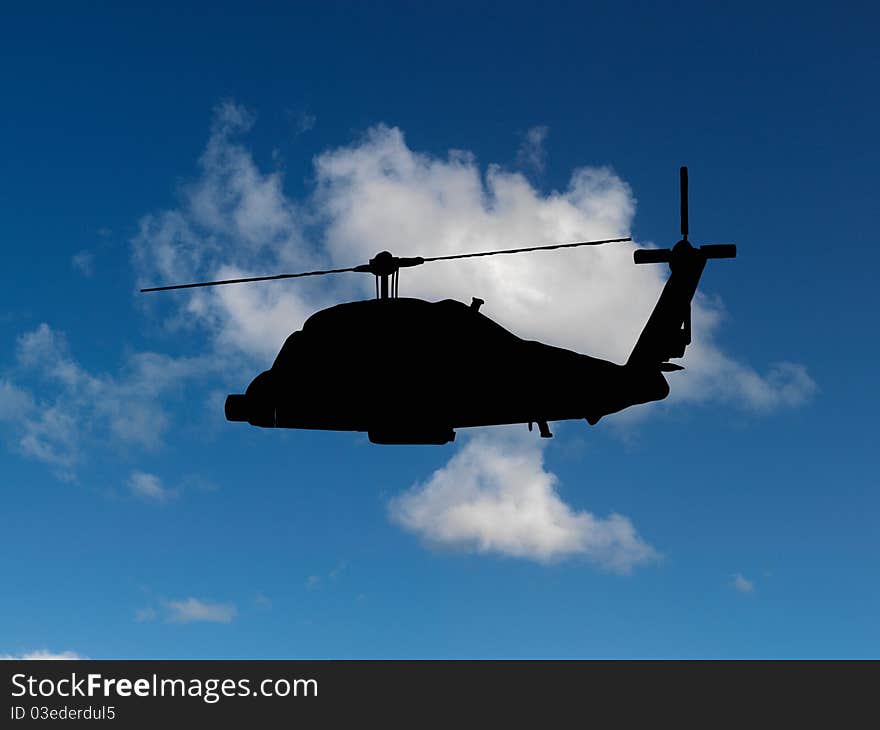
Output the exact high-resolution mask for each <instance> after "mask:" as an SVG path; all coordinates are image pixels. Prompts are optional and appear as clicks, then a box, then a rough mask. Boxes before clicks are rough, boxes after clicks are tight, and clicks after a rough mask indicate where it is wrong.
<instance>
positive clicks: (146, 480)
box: [128, 471, 177, 502]
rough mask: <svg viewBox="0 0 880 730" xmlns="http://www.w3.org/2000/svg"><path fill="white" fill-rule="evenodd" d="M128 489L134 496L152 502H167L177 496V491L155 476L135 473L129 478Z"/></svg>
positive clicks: (139, 472)
mask: <svg viewBox="0 0 880 730" xmlns="http://www.w3.org/2000/svg"><path fill="white" fill-rule="evenodd" d="M128 488H129V490H130V491H131V493H132V494H133V495H135V496H136V497H140V498H141V499H144V500H147V501H151V502H167V501H168V500H169V499H172V498H173V497H175V496H177V491H176V490H174V489H170V488H168V487H166V486H165V485H163V484H162V480H161V479H160V478H159V477H157V476H156V475H155V474H148V473H147V472H142V471H135V472H132V473H131V475H130V476H129V478H128Z"/></svg>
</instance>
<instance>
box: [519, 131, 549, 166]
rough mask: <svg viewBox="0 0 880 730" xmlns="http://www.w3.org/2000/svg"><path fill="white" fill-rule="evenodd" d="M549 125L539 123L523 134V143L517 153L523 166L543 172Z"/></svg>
mask: <svg viewBox="0 0 880 730" xmlns="http://www.w3.org/2000/svg"><path fill="white" fill-rule="evenodd" d="M549 131H550V128H549V127H546V126H544V125H539V126H536V127H531V128H530V129H528V130H527V131H526V133H525V134H524V135H523V140H522V143H521V144H520V146H519V150H517V153H516V161H517V162H518V163H519V164H520V165H521V166H522V167H528V168H531V169H532V170H534V171H535V172H543V171H544V164H545V158H546V153H545V151H544V141H545V140H546V139H547V133H548V132H549Z"/></svg>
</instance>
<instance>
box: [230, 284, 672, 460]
mask: <svg viewBox="0 0 880 730" xmlns="http://www.w3.org/2000/svg"><path fill="white" fill-rule="evenodd" d="M668 392H669V388H668V385H667V384H666V380H665V378H664V377H663V375H662V373H660V372H659V371H657V370H650V371H649V370H634V369H633V368H632V367H627V366H622V365H617V364H615V363H611V362H608V361H606V360H601V359H598V358H593V357H588V356H586V355H581V354H578V353H576V352H572V351H570V350H565V349H563V348H559V347H553V346H551V345H546V344H543V343H540V342H534V341H529V340H523V339H521V338H519V337H517V336H516V335H514V334H513V333H511V332H509V331H508V330H506V329H504V328H503V327H501V326H500V325H499V324H497V323H496V322H493V321H492V320H491V319H489V318H488V317H486V316H484V315H483V314H481V313H480V312H479V311H478V310H477V308H476V307H473V306H470V307H469V306H467V305H465V304H462V303H461V302H457V301H454V300H448V299H447V300H443V301H440V302H426V301H423V300H420V299H405V298H397V299H393V298H392V299H377V300H369V301H361V302H350V303H347V304H340V305H337V306H335V307H330V308H329V309H325V310H322V311H321V312H318V313H316V314H315V315H313V316H312V317H311V318H309V320H307V321H306V323H305V324H304V326H303V328H302V330H300V331H298V332H294V333H293V334H292V335H291V336H290V337H288V339H287V341H286V342H285V343H284V346H283V347H282V348H281V351H280V352H279V354H278V357H277V358H276V360H275V362H274V364H273V365H272V367H271V368H270V369H269V370H266V371H265V372H263V373H261V374H260V375H258V376H257V377H256V378H255V379H254V381H253V382H252V383H251V384H250V386H249V387H248V389H247V392H246V394H245V396H244V397H243V398H242V397H241V396H239V397H237V399H236V397H235V396H230V401H228V402H227V417H228V418H230V420H247V421H249V422H250V423H252V424H254V425H257V426H265V427H275V428H301V429H332V430H343V431H366V432H369V433H370V436H371V438H372V439H373V440H375V441H379V442H383V443H445V442H446V441H449V440H452V438H453V437H454V435H453V430H454V429H456V428H467V427H474V426H492V425H502V424H512V423H529V422H533V421H534V422H541V421H559V420H566V419H574V418H577V419H580V418H586V419H587V420H588V421H589V422H590V423H595V422H596V421H598V420H599V418H601V417H602V416H604V415H606V414H608V413H613V412H615V411H618V410H621V409H622V408H626V407H628V406H630V405H633V404H634V403H642V402H646V401H649V400H658V399H661V398H664V397H665V396H666V395H667V394H668Z"/></svg>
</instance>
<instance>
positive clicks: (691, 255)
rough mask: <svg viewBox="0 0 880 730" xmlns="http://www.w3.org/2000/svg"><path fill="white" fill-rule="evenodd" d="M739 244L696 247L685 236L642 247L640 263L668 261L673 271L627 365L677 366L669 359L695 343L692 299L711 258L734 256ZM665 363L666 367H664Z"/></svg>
mask: <svg viewBox="0 0 880 730" xmlns="http://www.w3.org/2000/svg"><path fill="white" fill-rule="evenodd" d="M735 256H736V246H734V245H731V244H721V245H716V246H701V247H700V248H694V247H693V246H691V244H690V243H688V241H687V240H685V239H682V240H681V241H679V242H678V243H677V244H675V246H674V247H673V248H672V249H671V250H670V249H668V248H667V249H659V250H640V251H636V252H635V254H634V260H635V262H636V263H637V264H649V263H662V262H668V263H669V268H670V270H671V274H670V276H669V280H668V281H667V282H666V285H665V286H664V287H663V291H662V293H661V294H660V299H658V300H657V304H656V306H655V307H654V311H653V312H651V316H650V317H649V318H648V322H647V324H646V325H645V328H644V329H643V330H642V334H641V335H639V339H638V342H636V345H635V347H634V348H633V351H632V353H630V356H629V359H628V360H627V365H637V366H647V367H659V368H660V369H661V370H677V369H679V368H678V366H675V365H672V364H670V363H668V362H667V360H669V358H672V357H681V356H682V355H684V351H685V349H686V348H687V346H688V345H689V344H690V343H691V300H692V299H693V297H694V294H695V293H696V291H697V285H698V284H699V283H700V276H701V275H702V273H703V268H704V267H705V266H706V260H707V259H715V258H733V257H735ZM664 365H665V366H666V367H664Z"/></svg>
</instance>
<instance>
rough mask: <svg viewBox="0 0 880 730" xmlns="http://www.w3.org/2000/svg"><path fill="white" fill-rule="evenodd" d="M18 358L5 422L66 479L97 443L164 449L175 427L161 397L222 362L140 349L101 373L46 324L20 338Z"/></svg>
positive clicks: (2, 394)
mask: <svg viewBox="0 0 880 730" xmlns="http://www.w3.org/2000/svg"><path fill="white" fill-rule="evenodd" d="M16 364H17V370H16V371H13V372H14V375H12V376H8V377H7V378H5V379H2V380H0V424H5V428H6V430H7V432H9V433H11V434H12V438H13V443H14V444H15V447H16V449H17V450H18V451H19V452H20V453H22V454H24V455H25V456H28V457H30V458H33V459H36V460H38V461H42V462H44V463H46V464H47V465H49V466H50V467H51V468H52V469H53V471H54V472H55V473H56V474H57V475H58V476H59V477H61V478H64V479H70V478H73V476H74V475H75V471H76V467H77V465H78V464H79V463H80V462H81V461H82V459H83V456H84V450H85V448H86V447H87V446H88V445H90V444H99V445H104V446H106V445H118V446H121V447H136V448H140V449H147V450H150V449H154V448H156V447H157V446H158V445H160V443H161V441H162V437H163V435H164V433H165V431H166V429H167V428H168V425H169V419H168V415H167V413H166V411H165V409H164V407H163V406H162V403H161V400H160V396H161V395H164V394H166V393H168V392H170V391H173V390H174V389H175V388H177V387H179V385H180V384H181V383H182V382H183V381H184V380H186V379H192V378H197V377H199V376H202V375H204V374H205V373H208V372H212V370H213V368H215V367H216V363H215V362H213V361H212V359H211V358H201V357H195V358H179V359H175V358H172V357H169V356H166V355H160V354H157V353H152V352H140V353H134V354H131V355H129V356H128V358H127V359H126V360H125V362H124V364H123V366H122V367H121V368H120V370H119V371H118V372H117V373H116V374H108V373H93V372H90V371H89V370H87V369H86V368H84V367H83V366H82V365H80V364H79V362H77V360H76V359H75V358H74V357H73V356H72V355H71V353H70V349H69V347H68V344H67V341H66V338H65V337H64V335H63V333H60V332H58V331H56V330H54V329H53V328H52V327H50V326H49V325H48V324H46V323H43V324H41V325H39V326H38V327H37V328H35V329H33V330H31V331H28V332H25V333H23V334H22V335H20V336H19V338H18V340H17V345H16ZM19 381H20V382H19Z"/></svg>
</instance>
